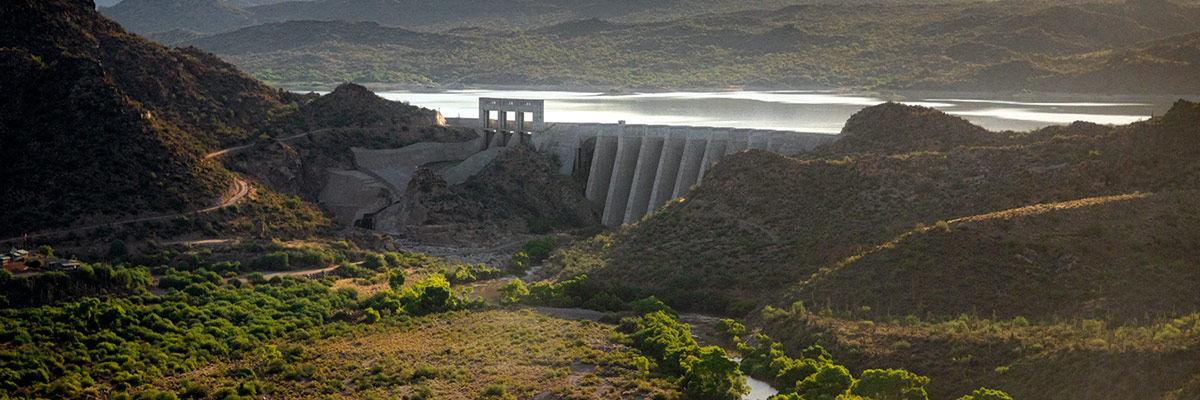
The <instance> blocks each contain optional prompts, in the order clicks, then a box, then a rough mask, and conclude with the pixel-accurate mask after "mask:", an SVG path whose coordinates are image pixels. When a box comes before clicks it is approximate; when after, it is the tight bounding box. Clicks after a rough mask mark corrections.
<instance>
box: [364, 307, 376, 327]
mask: <svg viewBox="0 0 1200 400" xmlns="http://www.w3.org/2000/svg"><path fill="white" fill-rule="evenodd" d="M363 322H366V323H368V324H373V323H376V322H379V311H375V309H374V308H371V307H367V310H366V311H364V312H363Z"/></svg>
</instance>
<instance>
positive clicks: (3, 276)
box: [0, 268, 12, 285]
mask: <svg viewBox="0 0 1200 400" xmlns="http://www.w3.org/2000/svg"><path fill="white" fill-rule="evenodd" d="M11 279H12V272H8V270H7V269H4V268H0V285H4V284H6V283H8V281H9V280H11Z"/></svg>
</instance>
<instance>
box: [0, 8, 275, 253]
mask: <svg viewBox="0 0 1200 400" xmlns="http://www.w3.org/2000/svg"><path fill="white" fill-rule="evenodd" d="M0 13H2V14H3V15H2V17H3V19H4V20H5V21H8V22H6V23H5V24H3V26H0V38H2V39H0V59H2V60H3V64H4V69H5V71H7V72H6V73H5V74H4V75H3V77H2V78H0V90H3V91H4V93H6V95H5V96H4V98H3V100H0V141H2V142H3V143H2V146H0V147H3V148H4V149H5V151H6V152H11V153H10V154H14V155H16V154H19V155H20V156H19V157H13V158H10V159H9V162H8V165H7V168H6V171H8V173H5V174H3V176H2V177H0V184H2V185H4V187H5V188H6V196H4V200H2V201H0V206H2V207H3V208H4V209H5V210H7V211H6V212H5V213H3V216H2V217H0V231H3V232H4V233H5V234H16V233H21V232H27V231H30V230H35V229H39V228H45V227H53V226H62V225H65V224H69V223H75V222H78V220H79V219H80V218H82V217H87V216H100V215H103V216H108V217H111V216H116V215H121V214H125V213H129V212H132V211H134V210H146V211H165V210H183V209H185V208H188V207H191V206H197V205H207V204H209V203H210V202H211V201H212V200H213V199H215V198H217V197H218V196H220V195H221V194H222V193H223V192H225V191H226V190H227V189H229V188H230V186H231V185H232V180H231V176H230V175H229V174H228V173H227V172H225V171H224V170H223V169H222V168H221V167H220V166H218V165H217V164H215V163H213V162H211V161H208V160H204V159H203V156H204V154H205V153H207V152H208V151H211V150H215V149H216V148H219V146H221V145H222V144H228V143H234V142H237V141H241V140H243V139H244V138H246V137H248V136H249V135H250V131H252V130H254V129H256V127H257V126H259V125H261V124H262V123H264V122H265V121H266V120H267V119H269V118H270V117H271V116H272V115H273V114H275V113H277V112H280V111H283V110H284V108H285V104H286V103H289V102H293V101H295V100H294V98H293V97H292V96H290V95H288V94H286V93H283V92H279V91H276V90H274V89H271V88H268V87H267V86H265V85H263V84H261V83H259V82H257V81H255V80H253V79H251V78H249V77H247V76H245V75H243V74H241V73H240V72H238V71H237V70H236V69H235V68H234V67H233V66H231V65H229V64H226V63H224V62H222V61H220V60H218V59H217V58H216V57H213V56H211V55H209V54H207V53H203V52H201V51H199V50H196V49H185V50H170V49H167V48H164V47H162V46H161V45H158V44H156V43H154V42H150V41H148V40H145V39H142V38H140V37H137V36H134V35H131V34H128V33H126V32H125V31H124V30H122V29H121V28H120V27H119V26H117V25H116V24H115V23H113V22H111V21H108V20H107V19H104V18H102V17H100V16H99V14H97V13H96V11H95V10H94V9H92V7H91V2H89V1H82V0H71V1H68V0H57V1H40V0H39V1H24V0H21V1H17V2H15V3H10V4H7V5H5V6H4V7H3V8H0Z"/></svg>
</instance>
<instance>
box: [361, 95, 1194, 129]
mask: <svg viewBox="0 0 1200 400" xmlns="http://www.w3.org/2000/svg"><path fill="white" fill-rule="evenodd" d="M377 94H379V95H380V96H381V97H383V98H386V99H389V100H395V101H407V102H409V103H411V104H414V105H418V106H422V107H426V108H432V109H436V110H439V111H441V112H442V115H444V116H446V117H463V118H474V117H476V116H478V98H480V97H507V98H530V99H544V100H546V121H547V122H598V123H615V122H617V121H619V120H624V121H626V122H628V123H631V124H663V125H694V126H714V127H736V128H754V129H779V130H791V131H800V132H817V133H838V132H840V131H841V129H842V126H843V125H844V124H845V123H846V120H847V119H848V118H850V116H851V115H853V114H854V113H855V112H858V111H859V110H861V109H862V108H864V107H868V106H872V105H875V104H879V103H882V102H885V101H888V100H895V101H899V102H902V103H905V104H911V105H919V106H926V107H933V108H936V109H939V110H942V111H945V112H946V113H949V114H951V115H956V116H960V117H963V118H966V119H967V120H969V121H971V122H973V123H975V124H978V125H980V126H983V127H984V128H987V129H990V130H996V131H1003V130H1014V131H1024V130H1030V129H1037V128H1041V127H1045V126H1048V125H1056V124H1069V123H1071V122H1074V121H1077V120H1078V121H1088V122H1094V123H1098V124H1128V123H1130V122H1134V121H1138V120H1144V119H1147V118H1149V117H1151V116H1152V115H1161V114H1163V113H1165V112H1166V111H1167V110H1168V109H1170V107H1171V104H1172V103H1174V102H1175V100H1178V99H1179V98H1180V96H1169V95H1164V96H1143V95H1120V96H1118V95H1079V94H1075V95H1071V94H1041V95H1035V94H1021V95H1007V96H1001V95H995V94H988V93H938V92H912V93H896V94H893V93H889V94H886V95H882V94H878V93H847V92H839V91H831V90H788V91H726V92H665V93H602V92H565V91H532V90H450V91H441V92H411V91H380V92H377ZM1183 97H1185V98H1189V99H1190V100H1200V96H1183Z"/></svg>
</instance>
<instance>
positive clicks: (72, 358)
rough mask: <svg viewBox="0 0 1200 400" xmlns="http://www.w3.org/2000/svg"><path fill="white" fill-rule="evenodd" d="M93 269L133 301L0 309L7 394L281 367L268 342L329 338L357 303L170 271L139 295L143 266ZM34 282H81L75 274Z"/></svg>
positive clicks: (1, 367)
mask: <svg viewBox="0 0 1200 400" xmlns="http://www.w3.org/2000/svg"><path fill="white" fill-rule="evenodd" d="M91 267H92V269H93V270H94V272H95V274H94V275H93V276H94V277H95V278H94V279H96V280H97V281H96V282H97V283H95V284H97V285H100V284H103V285H106V286H109V287H111V288H112V289H123V290H126V291H132V292H133V293H134V295H133V296H130V297H118V298H109V299H107V300H105V301H103V302H102V301H100V300H98V299H96V298H86V299H82V300H80V301H74V302H66V303H60V304H56V305H53V306H41V307H32V308H24V309H5V310H0V314H3V318H0V332H2V333H0V335H3V336H4V337H6V338H8V339H6V340H5V341H6V342H8V344H7V345H5V346H4V347H3V350H0V371H6V373H7V375H6V376H5V379H4V381H3V383H2V384H3V387H0V389H2V390H3V391H4V392H5V393H7V394H8V395H11V396H16V397H54V398H75V397H88V396H94V395H97V394H99V393H112V392H110V391H117V392H124V391H129V390H132V389H135V388H139V387H141V386H142V385H144V384H147V383H152V382H155V381H157V380H160V379H162V378H163V377H164V376H167V375H171V374H179V373H186V372H188V371H193V370H196V369H197V368H200V367H202V366H204V365H206V364H208V363H210V362H213V361H216V360H250V362H251V363H252V364H253V365H254V367H253V369H255V370H257V371H260V373H261V372H263V371H269V370H272V369H279V368H281V367H282V366H283V363H284V360H282V359H280V357H279V356H278V354H279V352H278V351H277V350H275V346H273V345H270V343H272V342H274V341H275V340H276V339H281V338H288V341H289V342H291V343H297V344H300V343H304V342H305V341H311V340H313V339H315V338H319V337H327V336H329V335H332V334H336V332H338V330H339V329H346V324H345V322H337V320H338V318H336V317H335V314H337V313H339V312H341V313H343V314H344V313H345V312H347V311H351V312H352V310H353V309H354V308H355V307H356V300H355V299H353V298H347V297H344V296H340V295H338V294H336V293H332V292H330V291H329V290H328V287H327V286H326V285H325V284H322V283H321V282H312V281H307V280H303V279H295V278H285V279H283V280H281V281H280V283H279V284H276V285H263V284H260V285H254V286H253V287H250V286H245V287H242V288H233V287H228V286H223V285H222V282H221V279H220V278H219V277H217V276H216V275H215V274H213V273H211V272H207V271H200V272H197V273H187V272H177V273H172V274H170V275H168V276H166V277H164V278H162V279H161V280H160V283H159V286H160V287H164V288H167V289H168V293H166V294H165V295H163V296H161V297H159V296H154V295H150V294H148V293H145V292H144V289H145V285H146V284H147V283H148V281H149V279H148V277H149V275H148V273H147V271H146V270H145V269H144V268H134V269H122V268H120V267H117V268H113V267H109V266H107V265H104V264H97V265H93V266H91ZM41 279H58V280H59V281H58V282H57V283H58V284H64V283H69V284H75V285H78V284H87V283H85V282H81V280H82V279H83V277H82V276H74V277H68V278H66V279H65V280H64V279H63V278H53V277H52V276H51V275H50V274H47V275H44V276H43V277H42V278H41ZM35 286H36V284H35ZM138 291H141V294H137V292H138Z"/></svg>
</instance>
